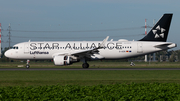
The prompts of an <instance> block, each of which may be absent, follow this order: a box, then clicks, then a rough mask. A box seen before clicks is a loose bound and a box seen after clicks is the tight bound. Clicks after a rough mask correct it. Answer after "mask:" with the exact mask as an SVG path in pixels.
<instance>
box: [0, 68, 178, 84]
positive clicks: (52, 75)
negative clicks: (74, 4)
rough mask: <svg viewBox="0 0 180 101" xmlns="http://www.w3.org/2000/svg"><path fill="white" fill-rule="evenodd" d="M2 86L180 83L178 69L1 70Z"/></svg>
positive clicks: (0, 79)
mask: <svg viewBox="0 0 180 101" xmlns="http://www.w3.org/2000/svg"><path fill="white" fill-rule="evenodd" d="M0 74H1V75H0V86H1V87H3V86H44V85H57V84H59V85H67V84H68V85H90V86H91V85H98V84H103V85H106V84H116V83H131V82H135V83H152V82H159V83H180V71H176V70H171V71H169V70H148V71H146V70H136V71H133V70H128V71H126V70H123V71H101V70H97V71H0Z"/></svg>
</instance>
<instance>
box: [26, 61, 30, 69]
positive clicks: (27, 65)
mask: <svg viewBox="0 0 180 101" xmlns="http://www.w3.org/2000/svg"><path fill="white" fill-rule="evenodd" d="M29 62H30V60H27V64H26V68H27V69H29V67H30V65H29Z"/></svg>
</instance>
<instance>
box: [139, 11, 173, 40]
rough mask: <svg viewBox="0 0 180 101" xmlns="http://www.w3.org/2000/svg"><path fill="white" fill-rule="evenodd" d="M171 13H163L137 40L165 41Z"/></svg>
mask: <svg viewBox="0 0 180 101" xmlns="http://www.w3.org/2000/svg"><path fill="white" fill-rule="evenodd" d="M172 16H173V14H164V15H163V16H162V17H161V19H160V20H159V21H158V22H157V23H156V24H155V25H154V27H153V28H152V29H151V30H150V31H149V33H148V34H147V35H146V36H145V37H144V38H143V39H141V40H139V41H158V42H166V40H167V37H168V32H169V28H170V24H171V19H172Z"/></svg>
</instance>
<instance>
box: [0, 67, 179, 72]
mask: <svg viewBox="0 0 180 101" xmlns="http://www.w3.org/2000/svg"><path fill="white" fill-rule="evenodd" d="M19 70H20V71H31V70H33V71H36V70H38V71H42V70H46V71H47V70H56V71H57V70H180V68H29V69H26V68H0V71H19Z"/></svg>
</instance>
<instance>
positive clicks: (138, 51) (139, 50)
mask: <svg viewBox="0 0 180 101" xmlns="http://www.w3.org/2000/svg"><path fill="white" fill-rule="evenodd" d="M137 53H143V44H142V43H137Z"/></svg>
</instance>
